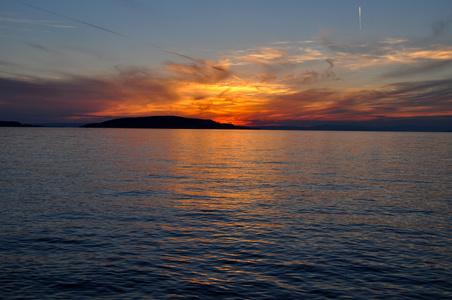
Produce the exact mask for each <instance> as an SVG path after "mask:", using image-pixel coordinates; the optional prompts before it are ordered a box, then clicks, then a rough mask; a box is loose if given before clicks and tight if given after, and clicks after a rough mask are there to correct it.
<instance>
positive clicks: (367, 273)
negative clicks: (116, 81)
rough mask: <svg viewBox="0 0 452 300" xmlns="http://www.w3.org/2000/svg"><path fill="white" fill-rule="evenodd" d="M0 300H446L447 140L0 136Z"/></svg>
mask: <svg viewBox="0 0 452 300" xmlns="http://www.w3.org/2000/svg"><path fill="white" fill-rule="evenodd" d="M0 141H1V143H2V145H4V146H3V148H2V149H1V150H0V162H1V164H2V169H1V171H0V172H1V173H0V188H1V189H0V199H1V200H0V205H1V207H0V208H1V211H2V218H1V219H0V224H1V226H2V233H1V235H2V236H1V241H0V243H1V244H0V246H1V247H0V251H2V254H3V256H2V257H3V258H2V259H1V261H0V263H1V265H0V268H1V269H2V270H4V271H3V272H2V275H1V278H0V279H1V280H3V282H4V284H3V285H2V287H1V290H0V296H3V298H13V297H14V296H17V297H18V298H20V297H27V296H31V297H36V298H43V297H53V298H62V299H63V298H72V297H77V296H78V297H87V298H89V297H106V298H111V297H118V298H142V297H144V296H149V297H151V298H157V299H162V298H172V297H176V296H185V297H188V298H190V297H192V298H196V297H199V298H213V297H221V298H237V299H240V298H294V297H296V298H300V297H304V298H320V299H322V298H341V297H350V298H361V299H362V298H386V297H394V298H404V297H406V298H413V297H420V298H432V297H433V298H445V299H446V298H448V297H450V296H451V295H450V292H451V289H450V287H449V285H448V283H449V282H450V280H451V279H452V278H451V272H450V266H451V246H450V245H451V243H450V242H451V241H450V199H451V198H452V197H451V196H452V193H451V186H452V185H451V181H452V180H451V178H452V168H451V167H452V155H451V153H452V151H451V150H452V136H451V135H450V134H448V133H378V132H372V133H365V132H303V131H228V130H127V129H117V130H116V129H78V128H77V129H75V128H74V129H68V128H53V129H52V128H26V129H25V128H14V129H1V130H0Z"/></svg>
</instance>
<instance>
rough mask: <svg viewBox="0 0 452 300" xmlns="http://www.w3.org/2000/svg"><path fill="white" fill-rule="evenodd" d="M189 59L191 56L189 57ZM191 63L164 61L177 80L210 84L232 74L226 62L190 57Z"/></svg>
mask: <svg viewBox="0 0 452 300" xmlns="http://www.w3.org/2000/svg"><path fill="white" fill-rule="evenodd" d="M190 59H191V58H190ZM191 60H194V62H193V63H189V64H187V63H174V62H168V63H166V67H167V68H168V70H169V71H170V72H172V73H173V74H174V76H175V77H177V79H178V80H181V81H186V82H195V83H205V84H208V83H209V84H212V83H217V82H220V81H224V80H226V79H228V78H230V77H231V76H232V73H231V72H230V71H229V70H228V66H227V65H226V64H221V63H215V62H213V61H210V60H206V59H200V58H199V59H191Z"/></svg>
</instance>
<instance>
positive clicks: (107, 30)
mask: <svg viewBox="0 0 452 300" xmlns="http://www.w3.org/2000/svg"><path fill="white" fill-rule="evenodd" d="M17 2H20V3H22V4H23V5H27V6H29V7H32V8H34V9H37V10H40V11H43V12H46V13H49V14H52V15H55V16H58V17H61V18H64V19H68V20H71V21H74V22H77V23H80V24H84V25H86V26H90V27H93V28H96V29H99V30H102V31H105V32H108V33H111V34H114V35H117V36H120V37H123V38H126V39H129V40H132V41H135V42H140V43H144V44H146V45H148V46H151V47H154V48H157V49H160V50H161V51H163V52H166V53H169V54H173V55H176V56H180V57H183V58H186V59H189V60H192V61H195V62H198V63H199V62H200V61H199V60H198V59H196V58H193V57H190V56H188V55H184V54H181V53H177V52H174V51H169V50H166V49H164V48H162V47H160V46H157V45H154V44H151V43H148V42H146V41H143V40H138V39H134V38H131V37H130V36H127V35H125V34H122V33H119V32H117V31H113V30H110V29H107V28H104V27H101V26H98V25H96V24H93V23H89V22H85V21H83V20H80V19H76V18H72V17H69V16H66V15H62V14H60V13H57V12H54V11H51V10H48V9H45V8H42V7H39V6H36V5H33V4H30V3H27V2H23V1H20V0H17Z"/></svg>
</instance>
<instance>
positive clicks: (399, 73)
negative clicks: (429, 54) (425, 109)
mask: <svg viewBox="0 0 452 300" xmlns="http://www.w3.org/2000/svg"><path fill="white" fill-rule="evenodd" d="M451 65H452V59H448V60H433V61H428V62H424V63H421V64H418V65H415V66H403V67H401V68H398V69H397V70H395V71H391V72H387V73H384V74H382V77H384V78H393V77H406V76H414V75H419V74H425V73H433V72H438V71H441V70H444V69H446V68H448V67H449V66H451Z"/></svg>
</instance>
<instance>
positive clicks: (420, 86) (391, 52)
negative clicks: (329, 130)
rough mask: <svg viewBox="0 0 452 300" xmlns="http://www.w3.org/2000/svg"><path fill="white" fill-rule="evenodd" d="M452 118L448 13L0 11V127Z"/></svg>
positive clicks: (217, 6) (327, 2) (116, 3)
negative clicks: (158, 119)
mask: <svg viewBox="0 0 452 300" xmlns="http://www.w3.org/2000/svg"><path fill="white" fill-rule="evenodd" d="M155 115H176V116H183V117H195V118H205V119H213V120H215V121H218V122H224V123H233V124H236V125H254V126H259V125H282V124H288V123H290V124H297V122H298V123H301V122H303V121H306V120H317V121H322V120H323V121H334V120H358V121H359V120H374V119H378V118H399V117H438V116H452V1H450V0H434V1H427V0H422V1H421V0H378V1H370V0H367V1H364V0H316V1H313V0H310V1H305V0H293V1H292V0H190V1H187V0H155V1H154V0H96V1H92V0H78V1H72V0H20V1H19V0H0V120H4V121H19V122H22V123H32V124H40V123H89V122H98V121H104V120H108V119H113V118H119V117H139V116H155Z"/></svg>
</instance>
